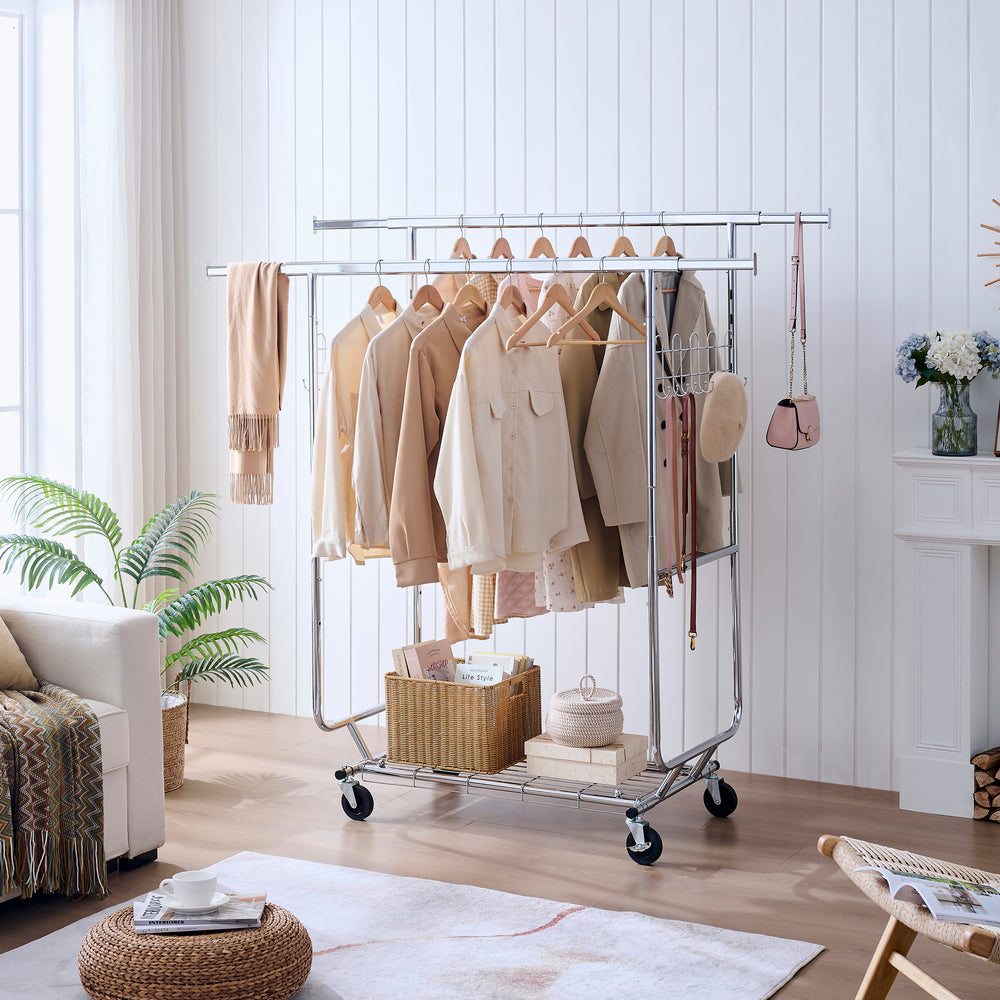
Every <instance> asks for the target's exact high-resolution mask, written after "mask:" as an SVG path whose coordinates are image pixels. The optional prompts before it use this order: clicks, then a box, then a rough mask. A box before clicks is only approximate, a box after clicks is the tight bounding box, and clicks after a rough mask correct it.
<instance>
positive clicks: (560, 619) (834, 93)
mask: <svg viewBox="0 0 1000 1000" xmlns="http://www.w3.org/2000/svg"><path fill="white" fill-rule="evenodd" d="M182 30H183V35H184V37H183V45H182V51H183V53H184V71H185V73H184V81H183V86H184V108H185V125H186V130H187V131H186V136H185V143H186V148H185V162H186V164H187V176H186V178H185V183H186V187H187V191H188V197H189V200H190V220H189V238H190V248H189V259H190V260H191V261H192V262H198V265H199V266H198V267H197V268H196V269H195V271H194V272H193V273H192V275H191V287H190V301H191V315H192V323H193V330H192V335H193V338H194V343H195V345H196V347H195V349H193V351H192V357H193V362H192V369H191V372H190V378H191V383H192V390H193V391H192V393H191V396H192V399H193V400H194V401H195V402H194V408H195V412H194V413H193V414H192V417H193V422H192V426H194V427H201V428H202V429H203V433H202V434H201V435H199V436H198V438H197V440H196V442H195V454H194V455H193V456H192V468H193V469H194V470H195V480H194V482H193V483H192V485H193V486H196V487H198V488H200V489H214V490H217V491H219V492H220V493H226V492H227V489H228V488H227V482H226V473H227V468H228V466H227V454H226V451H225V440H224V433H223V430H224V410H225V392H224V389H225V365H224V350H225V348H224V319H225V301H224V300H225V296H224V290H223V285H222V283H221V282H215V283H209V282H207V281H206V280H205V278H204V277H203V272H201V270H200V264H201V263H208V262H213V263H224V262H227V261H231V260H242V259H272V260H292V259H296V260H310V259H317V258H320V257H326V258H340V257H347V256H351V255H354V256H358V257H366V258H371V257H376V256H378V255H386V256H388V255H400V254H402V253H403V252H405V247H404V243H403V236H402V234H400V233H387V234H383V235H381V236H380V235H379V234H377V233H373V232H358V233H354V234H347V233H325V234H322V235H316V234H314V233H313V232H312V218H313V216H320V217H326V218H335V217H349V216H373V215H388V214H416V213H438V214H444V213H458V212H463V211H464V212H510V213H516V212H537V211H560V212H576V211H617V210H618V209H627V210H636V211H645V210H660V209H666V210H713V209H720V210H743V209H754V210H762V211H769V212H775V211H785V210H795V209H802V210H805V211H817V210H821V209H825V208H826V207H828V206H829V207H830V208H831V209H832V213H833V226H832V228H831V229H830V230H829V231H827V230H820V229H819V227H812V228H811V229H810V230H808V231H807V233H806V251H805V252H806V262H807V267H806V271H807V277H808V287H809V297H808V298H809V320H810V333H811V339H810V359H811V380H810V381H811V385H812V387H813V389H814V391H816V392H817V394H818V396H819V398H820V401H821V406H822V412H823V442H822V444H821V445H820V446H819V447H818V448H816V449H814V450H812V451H809V452H805V453H801V454H796V455H787V454H785V453H783V452H778V451H774V450H772V449H770V448H768V447H767V446H766V445H765V444H764V440H763V438H764V430H765V427H766V424H767V420H768V417H769V415H770V411H771V409H772V407H773V405H774V403H775V402H776V400H777V399H778V398H779V396H780V395H781V393H782V386H783V384H784V379H785V373H786V370H787V369H786V364H787V361H786V352H787V344H786V339H785V336H784V328H785V325H786V322H787V318H786V312H785V310H786V308H787V301H786V299H787V283H788V264H787V258H788V254H789V252H790V246H791V242H790V241H791V234H790V232H787V231H785V229H784V228H783V227H770V228H766V227H762V228H761V229H759V230H758V231H756V232H750V233H747V232H744V235H743V236H742V237H741V245H740V250H741V251H742V252H748V251H750V250H751V249H752V250H756V251H757V252H758V254H759V257H760V272H759V274H758V275H757V277H756V278H750V277H749V276H747V275H742V276H740V278H739V329H740V335H741V339H740V345H739V346H740V353H739V369H740V371H741V373H743V374H745V375H747V376H748V377H749V379H750V399H751V424H750V427H749V428H748V432H747V434H746V437H745V439H744V443H743V445H742V448H741V452H740V457H741V462H742V475H743V491H744V503H743V510H744V514H745V517H744V521H743V536H742V537H743V552H744V558H743V581H742V582H743V595H744V603H743V611H744V615H743V626H744V640H745V653H746V656H745V666H746V672H745V676H746V685H745V694H746V716H745V724H744V726H743V728H742V730H741V731H740V733H739V735H738V736H737V737H736V738H735V739H734V740H733V741H731V742H730V743H729V744H727V745H726V748H725V749H724V751H723V753H722V754H721V756H722V760H723V764H724V765H726V766H730V767H733V768H738V769H752V770H755V771H759V772H766V773H771V774H784V775H788V776H792V777H804V778H818V779H822V780H828V781H835V782H844V783H848V784H857V785H864V786H874V787H891V785H892V780H893V775H892V736H893V734H892V730H891V724H890V718H891V711H890V706H891V704H892V700H893V695H894V692H893V689H892V648H891V635H892V623H891V620H890V619H891V607H892V604H891V585H892V551H893V550H892V544H891V542H892V536H891V511H892V506H891V491H892V482H891V465H890V457H891V455H892V453H893V452H894V451H896V450H900V449H903V448H908V447H920V446H926V445H927V425H928V413H929V411H930V409H932V406H931V402H932V401H931V397H930V393H929V390H927V389H922V390H920V391H914V390H913V389H912V388H911V387H909V386H906V385H904V384H903V383H902V382H901V381H900V380H899V379H898V378H897V377H896V376H895V375H894V373H893V369H894V365H895V360H894V351H895V347H896V345H897V343H898V342H899V341H900V340H901V339H902V338H903V337H904V336H906V335H907V334H908V333H909V332H911V331H913V330H920V329H927V328H930V327H932V326H939V327H969V326H971V327H975V328H990V327H991V326H992V327H993V328H994V330H995V329H996V320H995V317H996V312H995V307H996V304H997V303H996V300H997V298H998V295H1000V293H997V292H995V291H994V292H993V293H992V294H991V292H990V290H984V289H983V288H982V285H983V282H984V281H985V280H987V278H988V277H990V276H991V271H990V266H989V263H988V262H984V261H982V260H978V259H977V258H976V257H975V254H976V252H977V251H981V250H985V249H989V244H990V240H989V239H988V238H987V237H986V235H985V231H983V230H980V229H979V228H978V223H979V222H980V221H992V222H994V223H996V222H1000V210H998V209H996V208H995V207H994V206H992V205H991V203H990V198H991V197H992V196H994V195H1000V182H997V180H996V176H995V170H994V169H993V167H994V165H995V163H996V162H997V158H998V153H1000V140H998V135H997V127H996V126H997V118H996V111H995V101H994V92H995V85H994V80H993V62H994V56H993V53H992V51H991V40H992V39H995V38H996V37H997V36H998V33H1000V5H997V4H994V3H992V2H990V0H969V2H968V3H963V2H959V0H896V2H895V3H894V2H893V0H864V2H862V0H794V2H792V0H753V2H747V0H715V2H705V0H687V2H685V0H377V2H376V0H326V2H321V0H211V2H209V0H186V2H185V3H184V4H183V9H182ZM991 216H992V219H991ZM456 235H457V234H455V233H450V232H446V233H444V234H442V235H440V236H435V235H433V234H425V235H424V236H423V237H422V238H421V242H420V244H419V247H418V253H420V254H421V255H430V254H435V253H437V254H440V255H447V253H448V252H449V250H450V246H451V242H452V241H453V239H454V237H455V236H456ZM506 235H507V236H508V237H509V239H510V241H511V244H512V245H513V246H514V248H515V250H519V249H526V248H527V247H528V246H530V243H531V241H532V240H533V239H534V237H535V236H536V235H537V232H531V231H529V232H526V233H519V232H513V231H511V232H508V233H507V234H506ZM548 235H549V236H550V238H553V242H555V244H556V247H557V250H558V251H560V252H566V251H567V250H568V246H569V242H570V241H571V240H572V238H573V236H575V235H576V233H575V231H572V230H564V231H559V232H558V233H552V232H550V233H549V234H548ZM588 235H589V237H590V240H591V244H592V246H593V247H594V249H595V252H597V253H598V254H599V253H600V252H602V251H603V250H606V249H607V247H608V246H609V245H610V243H611V240H612V239H613V237H614V236H615V235H616V233H615V232H614V231H603V232H602V231H592V232H590V233H589V234H588ZM630 235H631V236H632V238H633V242H635V244H636V246H637V247H638V248H639V249H640V251H641V250H643V249H646V248H647V247H649V246H650V245H651V242H652V241H654V240H655V239H656V238H657V237H658V236H659V233H658V232H652V233H646V232H632V233H630ZM495 236H496V233H494V232H480V233H470V234H469V237H470V241H471V242H472V244H473V248H474V250H476V251H477V252H478V253H480V254H485V253H487V252H488V249H489V246H490V245H491V243H492V241H493V239H494V237H495ZM675 240H676V242H677V243H678V246H679V247H680V248H681V249H682V251H683V252H686V253H687V254H688V255H689V256H698V255H716V254H717V253H720V252H723V251H724V244H723V242H722V239H721V237H720V234H718V233H716V232H715V231H714V230H697V229H689V230H687V231H679V232H677V233H675ZM703 280H704V282H705V284H706V287H707V288H708V290H709V295H710V302H711V303H712V305H713V314H714V316H715V319H716V321H717V323H722V322H723V321H724V318H725V317H724V312H723V308H722V307H723V300H722V296H721V290H720V285H719V282H718V281H717V279H716V277H715V276H714V275H706V276H704V279H703ZM371 283H372V282H371V280H369V279H363V278H347V279H342V278H328V279H322V280H321V287H320V318H321V329H322V331H323V332H324V333H325V335H326V336H331V335H333V334H334V333H335V332H336V331H337V329H339V326H340V325H341V324H342V323H343V322H344V321H346V320H347V319H348V318H349V317H350V316H351V315H352V314H353V312H354V311H356V310H357V308H359V306H360V305H361V303H362V301H363V300H364V297H365V296H366V295H367V292H368V291H369V288H370V286H371ZM387 283H389V284H391V287H394V289H395V291H396V293H397V297H400V296H403V295H404V293H405V288H406V286H405V282H404V281H403V279H392V280H391V281H390V280H389V279H387ZM998 287H1000V286H998ZM291 312H292V323H293V337H292V339H293V344H294V348H293V349H294V357H293V360H292V364H291V367H290V369H289V373H288V382H287V386H286V396H285V407H284V411H283V414H282V418H281V420H282V444H281V447H280V448H279V450H278V453H277V477H278V478H277V486H276V497H277V499H276V502H275V504H274V506H273V508H271V509H269V510H267V509H265V510H255V509H252V508H238V507H232V506H227V509H226V512H225V516H224V520H223V524H222V526H221V530H220V532H219V536H218V544H217V546H216V548H215V549H214V550H213V552H211V553H210V554H209V556H208V558H207V559H206V561H205V562H206V565H205V571H206V572H213V573H214V572H219V573H235V572H243V571H247V572H251V571H254V572H262V573H265V574H266V575H267V576H268V577H269V578H270V579H271V581H272V582H273V584H274V586H275V590H274V593H273V594H272V595H271V597H270V599H269V600H268V601H266V602H263V603H262V604H260V605H259V606H258V607H256V608H254V609H252V610H250V611H247V612H246V617H247V620H248V622H252V623H253V624H254V626H255V627H258V628H260V629H261V630H262V631H264V632H265V633H267V634H268V635H269V636H270V639H271V643H270V651H269V658H270V664H271V683H270V686H269V687H268V688H259V689H253V690H250V691H247V692H243V693H240V692H231V691H230V690H229V689H226V688H220V689H218V690H212V689H211V688H209V689H207V690H206V691H204V692H200V695H201V696H202V697H207V698H217V699H218V701H219V703H224V704H236V705H242V706H245V707H247V708H264V709H270V710H272V711H276V712H285V713H296V714H305V715H308V714H310V713H311V694H310V692H311V687H310V659H309V632H310V566H309V560H308V553H309V547H310V531H309V521H308V510H307V508H308V483H309V468H308V467H309V431H308V415H307V399H306V395H305V389H304V388H303V380H304V379H305V378H306V372H307V370H306V365H307V363H308V360H307V359H306V358H305V357H304V351H303V344H304V336H305V325H306V322H305V321H306V296H305V285H304V282H301V283H300V282H299V279H293V292H292V301H291ZM322 360H323V359H320V363H322ZM973 401H974V405H975V406H976V408H977V409H978V412H979V414H980V433H981V441H987V440H988V441H992V436H993V429H994V419H995V418H994V415H995V413H996V403H997V391H996V389H995V388H994V387H993V386H991V385H978V384H977V386H975V388H974V392H973ZM935 405H936V401H935ZM699 591H700V593H699V609H700V610H699V627H700V632H701V637H700V640H699V643H698V648H697V650H696V652H694V653H692V652H690V651H689V650H687V649H686V641H685V636H684V627H683V608H682V606H681V603H680V601H674V602H671V601H669V600H668V599H664V601H663V604H664V608H663V625H662V628H663V635H664V671H663V676H662V681H661V691H662V694H663V704H662V720H663V732H664V740H663V750H664V752H665V753H666V754H672V753H673V752H675V751H677V750H680V749H682V748H683V747H685V746H689V745H692V744H693V743H695V742H697V741H699V740H700V739H702V738H704V737H706V736H708V735H711V734H712V733H714V732H716V731H717V730H718V729H719V728H722V727H725V725H727V724H728V721H729V718H730V715H731V712H732V703H733V702H732V685H731V679H732V667H731V658H730V657H731V654H730V641H729V636H730V631H731V613H730V597H729V580H728V571H727V570H724V571H721V572H720V570H719V569H718V568H717V567H714V566H713V567H706V569H705V570H704V571H703V572H702V573H701V574H700V587H699ZM323 593H324V607H323V618H324V637H325V656H324V662H325V673H326V715H327V717H328V718H335V717H339V716H342V715H344V714H347V713H348V712H349V711H351V710H352V709H353V710H357V709H361V708H364V707H367V706H368V705H370V704H373V703H375V702H377V701H378V700H380V697H381V695H380V684H379V676H380V674H381V673H383V672H384V671H385V670H386V669H388V666H389V649H390V648H391V647H393V646H395V645H399V644H401V643H403V642H405V641H407V639H408V637H409V635H410V630H411V622H410V616H411V605H410V597H409V593H408V592H404V591H398V590H397V589H396V587H395V585H394V577H393V572H392V568H391V566H389V565H385V564H379V563H378V562H374V563H370V564H369V565H366V566H353V565H351V564H350V563H349V562H340V563H331V564H328V565H327V566H326V568H325V574H324V591H323ZM438 611H439V609H438V595H437V593H436V588H425V594H424V601H423V613H424V623H425V633H427V632H429V631H431V630H432V628H433V623H434V622H435V621H436V620H437V617H438ZM495 646H496V648H497V649H501V650H504V651H508V650H520V649H526V650H528V651H529V652H531V653H532V654H534V655H535V657H536V658H537V660H538V661H539V662H541V663H543V664H545V665H546V673H545V676H544V685H545V691H544V692H543V696H547V694H548V692H550V691H551V690H553V689H556V688H565V687H568V686H571V685H573V684H575V682H576V680H577V679H578V677H579V675H580V674H581V673H582V672H583V671H584V669H589V670H590V671H591V672H593V673H594V674H595V675H596V676H597V678H598V680H599V682H600V683H601V684H602V685H606V686H610V687H617V688H619V689H620V690H621V692H622V695H623V698H624V700H625V703H626V708H627V717H628V728H629V729H630V730H631V731H640V732H641V731H644V729H645V726H646V724H647V718H648V709H647V704H646V700H647V695H646V691H647V677H646V608H645V594H644V593H643V592H635V593H632V594H630V595H629V599H628V600H627V602H626V604H625V605H624V606H621V607H612V606H605V607H600V608H597V609H595V610H593V611H590V612H582V613H579V614H575V615H560V616H552V615H549V616H546V617H544V618H539V619H532V620H529V621H527V622H518V623H513V624H508V625H505V626H502V627H501V628H500V629H499V630H498V632H497V635H496V638H495ZM996 735H997V737H998V738H1000V733H998V734H996Z"/></svg>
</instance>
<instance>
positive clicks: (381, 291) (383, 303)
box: [368, 285, 399, 313]
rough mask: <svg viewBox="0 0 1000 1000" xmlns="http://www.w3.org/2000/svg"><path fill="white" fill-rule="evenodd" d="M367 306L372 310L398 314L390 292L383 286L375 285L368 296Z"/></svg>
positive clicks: (397, 308)
mask: <svg viewBox="0 0 1000 1000" xmlns="http://www.w3.org/2000/svg"><path fill="white" fill-rule="evenodd" d="M368 305H370V306H371V307H372V309H379V308H381V309H384V310H385V311H386V312H391V313H394V312H398V311H399V306H398V305H397V304H396V300H395V298H393V294H392V292H390V291H389V289H388V288H386V287H385V285H376V286H375V287H374V288H373V289H372V290H371V292H370V293H369V295H368Z"/></svg>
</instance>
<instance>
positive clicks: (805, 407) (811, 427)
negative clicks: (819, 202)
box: [765, 212, 819, 451]
mask: <svg viewBox="0 0 1000 1000" xmlns="http://www.w3.org/2000/svg"><path fill="white" fill-rule="evenodd" d="M800 301H801V305H800ZM797 307H798V308H799V311H798V312H797V311H796V309H797ZM796 329H797V330H798V334H799V339H800V340H801V341H802V395H801V396H796V395H795V390H794V388H793V385H792V383H793V381H794V378H795V333H796ZM788 332H789V333H790V334H791V338H792V347H791V354H790V359H791V360H790V363H789V366H788V395H787V396H786V397H785V399H782V400H780V401H779V403H778V405H777V406H776V407H775V408H774V413H773V414H772V415H771V422H770V423H769V424H768V425H767V434H766V436H765V440H766V441H767V443H768V444H769V445H770V446H771V447H772V448H785V449H787V450H788V451H802V450H803V449H805V448H811V447H812V446H813V445H815V444H819V403H818V402H817V401H816V397H815V396H811V395H810V394H809V375H808V373H807V371H806V280H805V273H804V272H803V269H802V216H801V214H800V213H799V212H796V213H795V246H794V249H793V252H792V307H791V313H790V318H789V320H788Z"/></svg>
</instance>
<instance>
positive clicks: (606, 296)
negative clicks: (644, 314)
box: [548, 281, 646, 347]
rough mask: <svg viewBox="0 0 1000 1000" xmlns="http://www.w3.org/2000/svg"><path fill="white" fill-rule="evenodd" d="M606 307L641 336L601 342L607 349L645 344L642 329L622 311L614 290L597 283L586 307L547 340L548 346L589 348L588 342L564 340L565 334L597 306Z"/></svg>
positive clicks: (602, 282) (636, 321) (605, 284)
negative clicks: (618, 345)
mask: <svg viewBox="0 0 1000 1000" xmlns="http://www.w3.org/2000/svg"><path fill="white" fill-rule="evenodd" d="M601 305H608V306H610V307H611V309H612V310H614V311H615V312H616V313H618V315H619V316H621V317H622V319H624V320H625V322H626V323H628V325H629V326H631V327H632V328H633V329H634V330H637V331H638V332H639V333H640V334H642V339H641V340H610V341H601V343H602V344H605V345H606V346H607V347H613V346H614V345H615V344H644V343H646V331H645V330H644V329H643V326H642V324H641V323H640V322H639V321H638V320H637V319H636V318H635V317H634V316H632V314H631V313H629V312H628V310H626V309H623V308H622V305H621V303H620V302H619V301H618V296H617V294H616V293H615V290H614V288H613V287H612V286H611V285H610V284H608V282H606V281H599V282H598V283H597V285H595V286H594V290H593V291H592V292H591V293H590V298H589V299H587V303H586V305H584V307H583V308H582V309H581V310H580V311H579V312H576V313H574V314H573V315H572V316H570V318H569V319H568V320H566V322H565V323H563V325H562V326H561V327H559V329H558V330H556V332H555V333H553V334H552V336H551V337H549V339H548V346H549V347H554V346H555V345H556V344H558V343H561V342H564V343H566V344H583V345H584V346H589V345H590V341H587V340H566V339H565V338H566V334H567V333H569V331H570V330H572V329H573V327H574V326H576V325H577V324H578V323H579V322H580V321H581V320H582V319H583V318H584V317H585V316H587V315H589V314H590V313H592V312H593V311H594V310H595V309H596V308H597V307H598V306H601Z"/></svg>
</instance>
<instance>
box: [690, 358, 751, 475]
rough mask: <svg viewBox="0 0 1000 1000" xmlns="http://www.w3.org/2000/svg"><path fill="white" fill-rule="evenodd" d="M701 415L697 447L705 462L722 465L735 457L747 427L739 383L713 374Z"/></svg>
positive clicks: (727, 374) (722, 374)
mask: <svg viewBox="0 0 1000 1000" xmlns="http://www.w3.org/2000/svg"><path fill="white" fill-rule="evenodd" d="M708 389H709V391H708V392H707V393H706V394H705V405H704V407H703V409H702V413H701V428H700V431H699V439H698V440H699V443H700V444H701V454H702V456H703V457H704V459H705V461H706V462H725V461H726V460H728V459H730V458H732V457H733V455H735V454H736V449H737V448H738V447H739V443H740V439H741V438H742V437H743V429H744V427H746V425H747V394H746V390H745V389H744V388H743V379H742V378H741V377H740V376H739V375H734V374H733V373H732V372H716V373H715V374H714V375H713V376H712V380H711V382H709V384H708Z"/></svg>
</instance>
